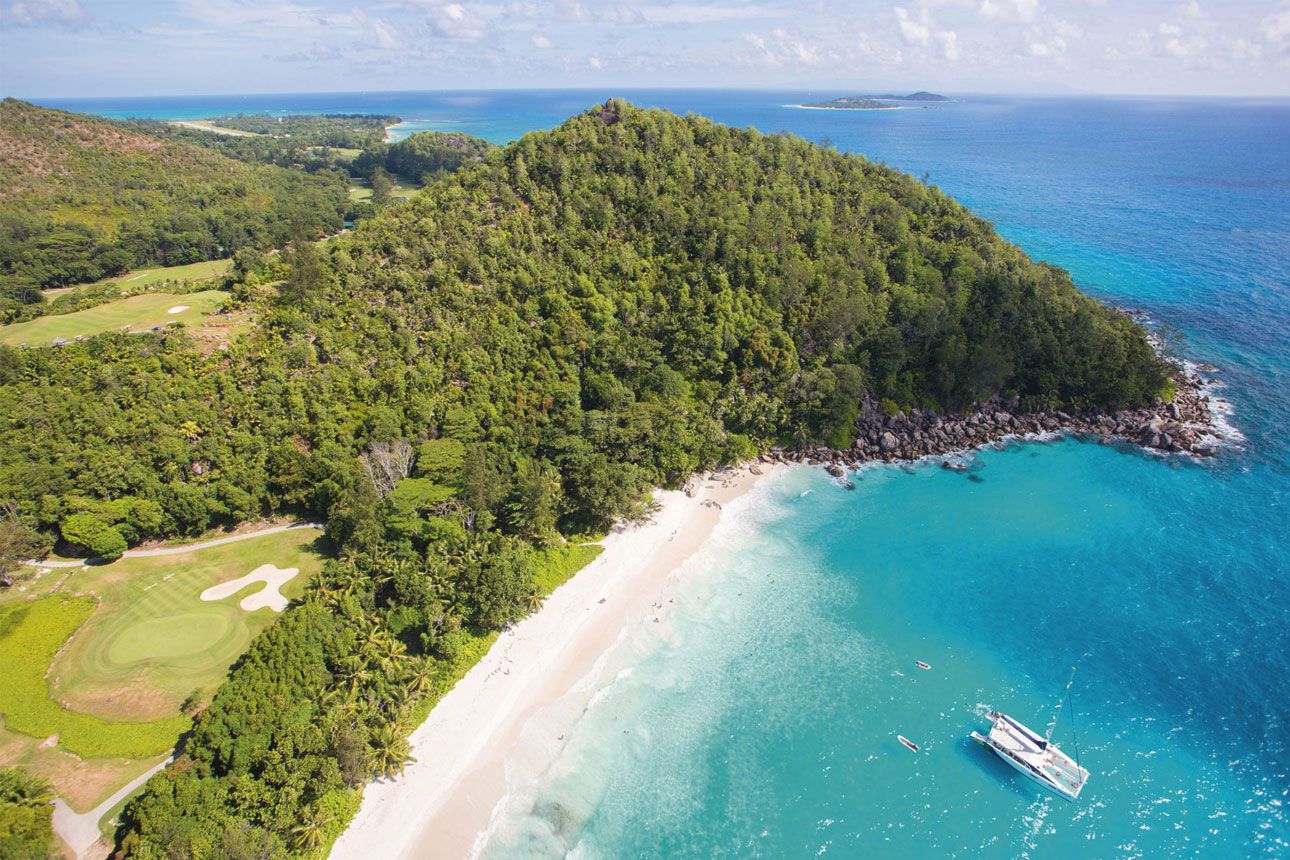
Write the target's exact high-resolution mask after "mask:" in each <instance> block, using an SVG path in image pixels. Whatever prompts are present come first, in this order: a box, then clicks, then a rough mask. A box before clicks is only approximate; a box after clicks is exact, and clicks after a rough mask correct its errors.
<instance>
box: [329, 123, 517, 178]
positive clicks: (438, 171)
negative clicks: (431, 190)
mask: <svg viewBox="0 0 1290 860" xmlns="http://www.w3.org/2000/svg"><path fill="white" fill-rule="evenodd" d="M493 149H496V147H495V146H493V145H492V144H491V143H489V142H488V141H486V140H481V139H480V138H478V137H471V136H470V135H468V134H462V133H460V132H449V131H421V132H417V133H416V134H413V135H409V136H408V137H405V138H404V139H403V140H400V141H399V142H398V143H391V144H389V145H388V146H386V147H384V148H377V147H370V148H368V149H367V150H366V151H365V152H363V154H361V155H359V156H358V157H357V158H355V159H354V164H353V168H352V172H353V173H354V175H355V176H371V175H372V172H373V171H374V170H376V168H377V167H380V168H383V169H384V170H386V171H387V172H389V173H398V174H402V175H403V176H409V177H412V178H414V179H421V180H423V181H425V182H430V181H433V180H434V179H437V178H439V177H440V176H443V175H444V174H446V173H454V172H456V171H457V170H460V169H461V168H462V167H465V166H468V165H470V164H474V163H475V162H476V161H480V160H481V159H483V158H484V156H486V155H487V154H488V153H489V152H491V151H492V150H493Z"/></svg>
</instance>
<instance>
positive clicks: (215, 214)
mask: <svg viewBox="0 0 1290 860" xmlns="http://www.w3.org/2000/svg"><path fill="white" fill-rule="evenodd" d="M0 173H2V174H3V176H4V182H3V183H0V292H3V294H4V296H3V301H7V302H19V303H21V302H23V301H24V300H25V301H32V300H34V296H33V295H32V291H33V290H35V289H39V288H44V287H55V286H63V285H66V284H73V283H79V282H83V281H92V280H95V279H98V278H101V277H105V276H108V275H113V274H118V273H120V272H122V271H125V270H127V269H129V268H131V267H134V266H139V265H144V264H149V265H174V264H181V263H191V262H195V261H198V260H206V259H211V258H214V257H219V256H228V255H229V254H231V253H232V252H233V251H235V250H237V249H239V248H242V247H247V246H251V247H259V248H269V247H275V246H279V245H281V244H283V243H285V242H286V241H287V239H288V237H289V235H290V231H291V227H292V224H293V223H299V224H302V225H304V226H306V227H309V228H313V229H315V230H324V229H325V230H334V229H339V227H340V226H341V216H342V213H343V212H344V209H345V201H346V185H345V179H344V177H343V176H342V175H340V174H325V175H323V174H320V175H316V176H307V175H304V174H301V173H299V172H294V171H287V170H282V169H279V168H276V167H272V166H269V165H249V164H244V163H241V162H239V161H235V160H233V159H230V158H226V157H223V156H221V155H219V154H217V153H214V152H211V151H210V150H208V149H204V148H202V147H198V146H193V145H190V144H187V143H183V142H178V141H174V140H164V139H162V138H159V137H157V136H154V135H150V134H147V133H146V132H144V131H142V130H141V128H140V127H139V125H138V124H133V123H118V122H113V121H111V120H104V119H98V118H95V117H89V116H85V115H82V114H72V113H66V112H63V111H57V110H48V109H45V108H40V107H36V106H34V105H31V104H27V103H25V102H21V101H17V100H15V99H5V100H4V101H3V102H0Z"/></svg>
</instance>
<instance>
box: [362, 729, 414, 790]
mask: <svg viewBox="0 0 1290 860" xmlns="http://www.w3.org/2000/svg"><path fill="white" fill-rule="evenodd" d="M414 761H416V759H415V758H413V757H412V747H411V745H410V744H409V743H408V739H407V738H405V737H404V736H403V730H402V729H401V728H400V727H399V725H398V724H397V723H382V724H381V727H380V728H379V729H377V730H376V734H375V735H373V736H372V739H371V762H372V769H373V770H375V771H376V773H377V775H378V776H384V777H391V776H398V775H399V774H400V773H403V768H404V767H405V766H406V765H408V764H410V763H411V762H414Z"/></svg>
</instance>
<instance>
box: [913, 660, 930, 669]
mask: <svg viewBox="0 0 1290 860" xmlns="http://www.w3.org/2000/svg"><path fill="white" fill-rule="evenodd" d="M914 665H915V666H917V667H918V668H920V669H930V668H932V666H931V664H930V663H924V662H923V661H922V660H915V661H914Z"/></svg>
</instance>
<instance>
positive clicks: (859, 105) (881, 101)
mask: <svg viewBox="0 0 1290 860" xmlns="http://www.w3.org/2000/svg"><path fill="white" fill-rule="evenodd" d="M948 101H951V99H949V98H947V97H945V96H943V95H940V94H939V93H929V92H927V91H925V90H919V91H918V92H916V93H910V94H909V95H905V96H898V95H892V94H890V93H886V94H884V95H877V96H839V97H838V98H836V99H829V100H828V101H822V102H811V103H810V104H803V105H793V107H803V108H821V109H825V110H895V109H896V108H899V107H900V105H899V104H894V102H948Z"/></svg>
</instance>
